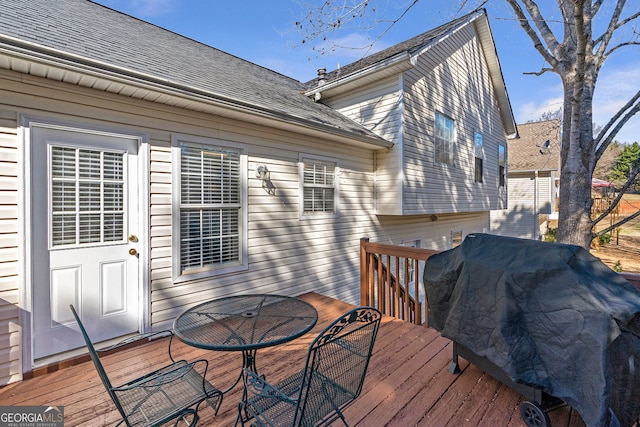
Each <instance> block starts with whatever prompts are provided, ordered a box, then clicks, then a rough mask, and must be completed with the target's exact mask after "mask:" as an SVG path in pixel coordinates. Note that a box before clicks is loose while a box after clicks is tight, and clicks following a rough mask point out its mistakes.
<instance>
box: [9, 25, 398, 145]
mask: <svg viewBox="0 0 640 427" xmlns="http://www.w3.org/2000/svg"><path fill="white" fill-rule="evenodd" d="M2 41H5V43H4V45H2V44H0V54H7V55H8V56H12V57H14V58H16V59H19V60H22V61H26V62H39V63H41V64H42V65H44V66H48V67H55V68H59V69H62V70H66V71H69V72H73V73H80V74H85V75H90V76H92V77H95V78H97V79H107V80H111V81H114V82H116V83H119V84H123V85H129V86H134V87H137V88H139V89H142V90H148V91H153V92H156V93H162V94H165V95H169V96H176V97H180V98H183V99H188V100H191V101H195V102H199V103H203V104H206V105H210V106H213V107H218V108H224V109H227V110H232V111H236V112H239V113H244V114H249V115H251V116H258V117H262V118H266V119H270V120H276V121H278V122H281V123H284V124H287V125H291V124H296V125H298V126H301V127H303V128H307V129H309V130H312V131H317V132H322V133H325V134H326V133H328V134H331V135H334V136H336V137H339V138H346V139H350V140H356V141H358V142H360V143H364V144H367V145H372V146H375V147H378V148H391V147H393V145H394V144H393V143H392V142H390V141H387V140H384V139H382V138H378V137H374V136H367V135H364V134H358V133H354V132H353V131H350V130H347V129H341V128H336V127H333V126H325V125H323V124H321V123H318V122H314V121H312V120H309V119H306V118H303V117H299V116H293V115H290V114H285V113H283V112H281V111H274V110H271V109H269V108H267V107H262V106H259V105H256V104H250V103H248V102H245V101H242V100H240V99H237V98H232V97H228V96H222V95H219V94H216V93H214V92H211V91H207V90H203V89H198V88H195V87H192V86H189V85H184V84H180V83H176V82H173V81H170V80H166V79H160V78H158V77H156V76H153V75H150V74H146V73H141V72H137V71H133V70H130V69H127V68H123V67H117V66H114V65H112V64H107V63H104V62H101V61H95V60H91V59H87V58H85V57H82V56H79V55H74V54H70V53H68V52H64V51H60V50H56V49H51V48H46V47H43V46H41V45H37V44H33V43H29V42H25V41H23V40H20V39H16V38H13V37H9V36H6V35H2V36H0V42H2ZM27 74H32V73H30V72H27ZM34 75H36V76H37V74H34ZM40 77H43V78H47V77H46V76H40ZM76 85H78V86H82V85H80V84H78V83H76ZM152 102H154V101H152Z"/></svg>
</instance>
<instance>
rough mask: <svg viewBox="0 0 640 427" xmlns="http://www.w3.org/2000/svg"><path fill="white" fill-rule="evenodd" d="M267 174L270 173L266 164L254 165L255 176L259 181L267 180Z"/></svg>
mask: <svg viewBox="0 0 640 427" xmlns="http://www.w3.org/2000/svg"><path fill="white" fill-rule="evenodd" d="M269 175H270V173H269V169H268V168H267V165H259V166H256V178H258V179H259V180H260V181H268V180H269Z"/></svg>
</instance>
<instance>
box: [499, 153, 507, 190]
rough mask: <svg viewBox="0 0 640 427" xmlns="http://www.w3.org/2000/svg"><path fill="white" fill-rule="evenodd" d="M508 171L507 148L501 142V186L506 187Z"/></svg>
mask: <svg viewBox="0 0 640 427" xmlns="http://www.w3.org/2000/svg"><path fill="white" fill-rule="evenodd" d="M506 173H507V148H506V147H505V146H504V145H502V144H500V145H498V179H499V181H500V184H499V186H500V187H504V185H505V181H506Z"/></svg>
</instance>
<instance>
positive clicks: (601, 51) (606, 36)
mask: <svg viewBox="0 0 640 427" xmlns="http://www.w3.org/2000/svg"><path fill="white" fill-rule="evenodd" d="M624 4H625V0H618V2H617V3H616V7H615V9H614V10H613V13H612V14H611V19H610V20H609V25H607V29H606V30H605V31H604V33H602V35H601V36H600V37H598V38H597V39H596V40H594V42H593V44H594V46H598V45H599V47H598V48H597V49H596V52H595V53H594V55H595V56H596V58H597V63H598V68H600V65H601V64H602V63H603V62H604V59H605V58H606V54H605V52H606V50H607V46H609V43H610V42H611V38H612V37H613V33H614V32H615V30H616V28H619V24H618V20H619V19H620V16H621V15H622V9H623V8H624Z"/></svg>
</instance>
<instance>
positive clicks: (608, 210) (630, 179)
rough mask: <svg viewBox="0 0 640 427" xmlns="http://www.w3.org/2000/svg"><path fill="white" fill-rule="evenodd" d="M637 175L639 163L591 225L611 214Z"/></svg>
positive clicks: (639, 167)
mask: <svg viewBox="0 0 640 427" xmlns="http://www.w3.org/2000/svg"><path fill="white" fill-rule="evenodd" d="M638 174H640V163H639V164H638V165H636V167H635V168H634V169H633V170H632V171H631V173H629V178H627V181H626V182H625V183H624V185H623V186H622V188H621V189H620V191H619V192H618V196H616V198H615V199H614V200H613V202H611V204H610V205H609V207H608V208H607V209H605V211H604V212H603V213H602V214H601V215H600V216H599V217H598V218H596V219H594V220H593V221H592V225H594V226H595V225H596V224H597V223H599V222H600V221H602V220H603V219H605V218H606V217H607V215H609V214H610V213H611V212H613V210H614V209H615V208H616V207H617V206H618V205H619V204H620V200H622V197H623V196H624V195H625V193H626V192H627V190H628V189H629V187H630V186H631V185H632V184H633V183H634V181H635V180H636V178H637V177H638ZM603 234H604V233H603ZM598 235H599V234H598Z"/></svg>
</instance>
